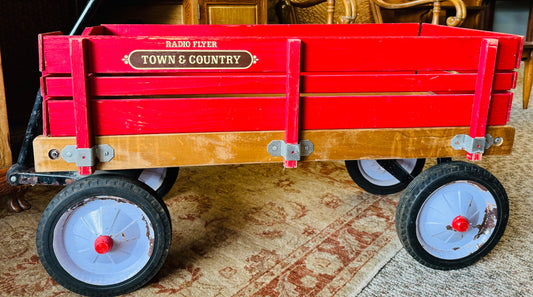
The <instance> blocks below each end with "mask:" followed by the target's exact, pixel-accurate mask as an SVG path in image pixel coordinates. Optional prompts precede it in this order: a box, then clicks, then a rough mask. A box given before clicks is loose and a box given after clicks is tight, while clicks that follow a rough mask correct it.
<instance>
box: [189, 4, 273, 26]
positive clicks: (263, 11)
mask: <svg viewBox="0 0 533 297" xmlns="http://www.w3.org/2000/svg"><path fill="white" fill-rule="evenodd" d="M183 16H184V17H183V21H184V23H185V24H209V25H237V24H243V25H245V24H266V23H267V0H184V1H183Z"/></svg>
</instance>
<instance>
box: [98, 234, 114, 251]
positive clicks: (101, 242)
mask: <svg viewBox="0 0 533 297" xmlns="http://www.w3.org/2000/svg"><path fill="white" fill-rule="evenodd" d="M112 247H113V239H111V237H109V236H107V235H100V236H98V238H96V240H95V241H94V250H95V251H96V252H97V253H99V254H105V253H107V252H109V250H110V249H111V248H112Z"/></svg>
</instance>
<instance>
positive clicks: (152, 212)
mask: <svg viewBox="0 0 533 297" xmlns="http://www.w3.org/2000/svg"><path fill="white" fill-rule="evenodd" d="M96 196H110V197H118V198H122V199H125V200H127V201H129V202H130V203H132V204H134V205H135V206H136V207H138V208H140V209H141V210H142V211H143V212H144V214H145V215H146V216H147V217H148V219H149V220H150V222H151V224H152V225H151V226H152V228H153V230H154V239H153V240H154V242H153V250H152V254H151V256H150V258H149V259H148V262H147V263H146V264H145V265H144V267H142V268H141V270H140V271H139V272H138V273H136V274H135V275H134V276H132V277H130V278H129V279H126V280H124V281H121V282H120V283H116V284H111V285H102V286H100V285H94V284H89V283H86V282H83V281H80V280H78V279H76V278H74V277H73V276H72V275H71V274H69V273H68V272H67V271H66V270H65V269H64V268H63V267H62V266H61V264H60V263H59V261H58V259H57V256H56V254H55V251H54V247H53V237H54V230H55V227H56V225H57V223H58V221H59V220H60V218H61V216H62V215H63V214H64V213H65V212H66V211H67V210H69V209H71V208H72V209H74V208H73V207H74V206H76V205H77V204H78V205H79V203H80V202H82V201H84V200H85V199H87V198H91V197H96ZM76 207H78V206H76ZM171 238H172V226H171V220H170V217H169V215H168V209H167V207H166V206H165V204H164V203H163V202H162V201H161V199H159V197H157V196H156V193H155V192H154V191H153V190H152V189H150V188H149V187H148V186H146V185H145V184H143V183H141V182H139V181H137V180H135V179H129V178H127V177H124V176H120V175H118V176H117V175H112V176H111V175H105V174H103V175H94V176H90V177H87V178H84V179H81V180H79V181H76V182H74V183H72V184H70V185H68V186H67V187H65V188H64V189H63V190H62V191H61V192H59V193H58V194H57V195H56V196H55V197H54V199H52V201H51V202H50V203H49V204H48V206H47V207H46V209H45V211H44V212H43V215H42V217H41V220H40V222H39V226H38V229H37V238H36V244H37V252H38V254H39V258H40V260H41V263H42V265H43V266H44V268H45V269H46V271H47V272H48V274H50V276H51V277H52V278H53V279H54V280H55V281H56V282H58V283H59V284H60V285H62V286H63V287H65V288H67V289H69V290H71V291H72V292H75V293H78V294H82V295H87V296H116V295H122V294H127V293H130V292H133V291H135V290H137V289H139V288H140V287H142V286H143V285H145V284H146V283H147V282H148V281H150V279H152V278H153V277H154V276H155V275H156V273H157V272H158V271H159V270H160V268H161V266H162V265H163V263H164V261H165V259H166V257H167V255H168V251H169V249H170V243H171Z"/></svg>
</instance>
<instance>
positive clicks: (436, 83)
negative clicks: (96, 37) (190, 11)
mask: <svg viewBox="0 0 533 297" xmlns="http://www.w3.org/2000/svg"><path fill="white" fill-rule="evenodd" d="M301 76H302V77H301V92H302V93H357V92H428V91H435V92H439V91H461V92H473V91H474V90H475V84H476V76H477V73H464V74H451V73H447V72H439V73H433V74H429V73H427V74H426V73H418V74H394V73H375V74H364V73H357V72H353V73H309V72H304V73H302V75H301ZM45 80H46V88H45V89H43V90H45V94H47V95H48V96H53V97H72V81H71V78H70V77H53V76H47V77H45ZM89 80H90V84H91V89H90V96H99V97H106V96H146V95H178V94H283V93H285V80H286V77H285V75H284V74H261V73H259V74H256V73H250V74H234V73H233V74H220V75H212V74H205V75H199V74H196V75H194V74H184V75H182V76H177V75H172V76H112V77H108V76H104V77H101V76H100V77H91V78H90V79H89ZM515 83H516V72H503V73H497V74H496V76H495V79H494V91H506V90H510V89H512V88H514V87H513V86H514V84H515ZM220 86H224V87H223V88H221V87H220Z"/></svg>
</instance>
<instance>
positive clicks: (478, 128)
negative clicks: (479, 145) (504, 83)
mask: <svg viewBox="0 0 533 297" xmlns="http://www.w3.org/2000/svg"><path fill="white" fill-rule="evenodd" d="M497 53H498V40H497V39H485V40H483V43H482V44H481V53H480V58H479V70H478V76H477V81H476V92H475V94H474V102H473V105H472V119H471V122H470V137H472V138H476V137H485V131H486V130H487V122H488V115H489V107H490V101H491V97H492V81H493V79H494V72H495V64H496V57H497V55H496V54H497ZM481 156H482V154H481V153H476V154H470V153H467V159H469V160H472V161H478V160H481Z"/></svg>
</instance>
